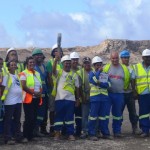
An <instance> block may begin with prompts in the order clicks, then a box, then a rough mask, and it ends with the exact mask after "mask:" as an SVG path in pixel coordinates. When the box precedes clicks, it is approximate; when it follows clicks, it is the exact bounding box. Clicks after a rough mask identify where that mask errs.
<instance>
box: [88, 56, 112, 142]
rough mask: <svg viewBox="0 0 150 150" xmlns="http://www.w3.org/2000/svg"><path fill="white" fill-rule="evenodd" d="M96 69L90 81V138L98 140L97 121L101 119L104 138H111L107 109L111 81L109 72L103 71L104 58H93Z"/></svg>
mask: <svg viewBox="0 0 150 150" xmlns="http://www.w3.org/2000/svg"><path fill="white" fill-rule="evenodd" d="M92 64H93V67H94V71H91V72H90V74H89V82H90V86H91V89H90V113H89V138H90V140H93V141H97V140H98V138H97V137H96V131H95V127H96V122H97V119H99V126H100V130H101V132H102V134H103V138H105V139H111V138H112V137H111V136H110V132H109V129H108V121H107V117H106V116H107V114H108V112H107V110H108V107H109V103H108V99H109V98H108V91H107V89H108V88H109V87H110V83H109V81H108V74H106V73H103V72H102V59H101V58H100V57H98V56H95V57H94V58H93V59H92Z"/></svg>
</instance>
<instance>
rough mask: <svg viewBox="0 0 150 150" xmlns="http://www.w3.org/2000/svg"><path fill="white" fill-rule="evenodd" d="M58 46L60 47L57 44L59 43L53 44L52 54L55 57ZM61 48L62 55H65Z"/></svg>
mask: <svg viewBox="0 0 150 150" xmlns="http://www.w3.org/2000/svg"><path fill="white" fill-rule="evenodd" d="M57 48H58V45H57V44H54V45H53V46H52V50H51V56H52V57H53V58H55V56H54V51H55V49H57ZM60 50H61V52H62V55H63V51H62V48H60Z"/></svg>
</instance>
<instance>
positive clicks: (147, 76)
mask: <svg viewBox="0 0 150 150" xmlns="http://www.w3.org/2000/svg"><path fill="white" fill-rule="evenodd" d="M147 77H149V78H150V75H148V76H137V77H136V78H138V79H140V78H147Z"/></svg>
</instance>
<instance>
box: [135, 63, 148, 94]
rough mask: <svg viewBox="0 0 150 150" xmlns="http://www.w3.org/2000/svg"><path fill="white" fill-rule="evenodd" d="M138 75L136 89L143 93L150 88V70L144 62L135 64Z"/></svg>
mask: <svg viewBox="0 0 150 150" xmlns="http://www.w3.org/2000/svg"><path fill="white" fill-rule="evenodd" d="M133 68H134V71H135V75H136V79H135V81H136V90H137V93H138V94H141V93H142V92H143V91H144V90H145V89H147V88H148V89H149V90H150V71H148V72H147V71H146V70H145V68H144V67H143V65H142V63H138V64H136V65H134V66H133Z"/></svg>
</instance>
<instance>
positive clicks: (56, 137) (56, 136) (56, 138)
mask: <svg viewBox="0 0 150 150" xmlns="http://www.w3.org/2000/svg"><path fill="white" fill-rule="evenodd" d="M60 136H61V134H60V131H56V132H55V135H54V140H55V141H58V140H60Z"/></svg>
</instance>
